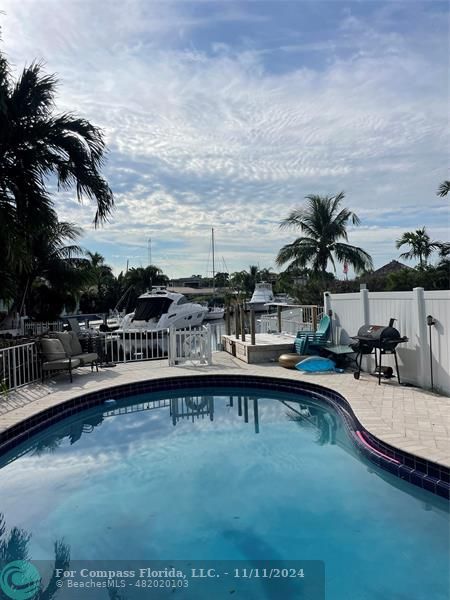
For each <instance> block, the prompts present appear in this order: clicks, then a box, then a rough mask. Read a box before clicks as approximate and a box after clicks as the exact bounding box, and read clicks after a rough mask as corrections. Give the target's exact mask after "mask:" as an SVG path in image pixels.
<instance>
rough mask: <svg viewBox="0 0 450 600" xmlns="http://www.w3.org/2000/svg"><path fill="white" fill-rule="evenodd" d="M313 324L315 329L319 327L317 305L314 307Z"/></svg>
mask: <svg viewBox="0 0 450 600" xmlns="http://www.w3.org/2000/svg"><path fill="white" fill-rule="evenodd" d="M312 326H313V331H316V329H317V306H313V307H312Z"/></svg>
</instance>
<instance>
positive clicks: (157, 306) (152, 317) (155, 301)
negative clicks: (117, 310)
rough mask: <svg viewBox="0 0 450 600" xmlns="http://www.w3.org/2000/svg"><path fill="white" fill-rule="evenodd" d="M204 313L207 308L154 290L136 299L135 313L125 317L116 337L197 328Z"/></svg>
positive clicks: (175, 294)
mask: <svg viewBox="0 0 450 600" xmlns="http://www.w3.org/2000/svg"><path fill="white" fill-rule="evenodd" d="M207 312H208V308H207V307H205V306H202V305H201V304H195V303H194V302H189V300H187V298H186V296H183V294H178V293H176V292H170V291H168V290H167V289H166V288H165V287H162V286H154V287H152V289H151V291H150V292H145V294H141V295H140V296H139V298H138V300H137V305H136V309H135V310H134V311H133V312H132V313H129V314H127V315H125V317H124V318H123V320H122V323H121V325H120V328H119V329H118V330H117V333H118V334H121V333H126V332H131V333H136V332H139V331H160V330H162V329H168V328H169V327H174V328H175V329H184V328H187V327H197V326H198V325H201V324H202V322H203V320H204V318H205V315H206V314H207Z"/></svg>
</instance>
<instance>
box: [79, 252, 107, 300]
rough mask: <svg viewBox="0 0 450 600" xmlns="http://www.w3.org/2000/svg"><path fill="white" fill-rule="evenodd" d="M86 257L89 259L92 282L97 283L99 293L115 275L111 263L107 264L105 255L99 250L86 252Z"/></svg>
mask: <svg viewBox="0 0 450 600" xmlns="http://www.w3.org/2000/svg"><path fill="white" fill-rule="evenodd" d="M86 257H87V259H88V261H89V263H88V267H87V268H88V271H89V275H90V278H91V279H92V284H93V285H95V287H96V291H97V293H100V292H101V291H102V287H103V286H105V285H107V284H108V283H109V282H110V281H111V279H112V278H113V277H114V276H113V273H112V269H111V267H110V266H109V265H107V264H105V257H104V256H102V255H101V254H100V253H99V252H90V251H89V250H88V251H87V252H86Z"/></svg>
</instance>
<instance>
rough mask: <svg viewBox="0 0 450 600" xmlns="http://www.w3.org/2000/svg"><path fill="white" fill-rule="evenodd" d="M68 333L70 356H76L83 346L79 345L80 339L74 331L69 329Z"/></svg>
mask: <svg viewBox="0 0 450 600" xmlns="http://www.w3.org/2000/svg"><path fill="white" fill-rule="evenodd" d="M69 335H70V338H71V342H70V345H71V347H72V356H76V355H77V354H83V348H82V347H81V344H80V340H79V339H78V336H77V334H76V333H75V331H69Z"/></svg>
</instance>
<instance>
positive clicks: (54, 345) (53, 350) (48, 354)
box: [41, 338, 66, 360]
mask: <svg viewBox="0 0 450 600" xmlns="http://www.w3.org/2000/svg"><path fill="white" fill-rule="evenodd" d="M41 348H42V354H43V355H44V357H45V360H62V359H65V358H66V353H65V351H64V346H63V345H62V342H61V341H60V340H58V339H56V338H42V339H41Z"/></svg>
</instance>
